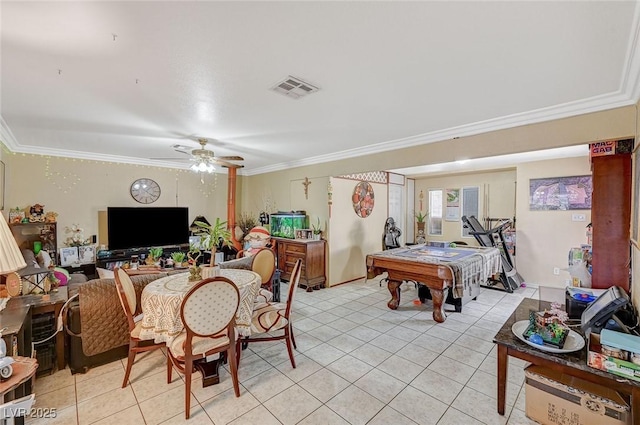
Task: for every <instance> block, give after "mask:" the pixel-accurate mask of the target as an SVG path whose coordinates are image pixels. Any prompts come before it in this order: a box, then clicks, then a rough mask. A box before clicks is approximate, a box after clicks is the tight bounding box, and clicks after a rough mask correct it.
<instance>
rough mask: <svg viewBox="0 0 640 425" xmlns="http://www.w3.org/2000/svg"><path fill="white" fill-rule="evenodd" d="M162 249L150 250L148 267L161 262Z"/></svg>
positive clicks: (147, 261)
mask: <svg viewBox="0 0 640 425" xmlns="http://www.w3.org/2000/svg"><path fill="white" fill-rule="evenodd" d="M162 252H163V251H162V248H151V249H149V256H148V257H147V259H146V260H145V262H146V263H147V264H148V265H152V264H155V263H157V262H158V261H160V257H162Z"/></svg>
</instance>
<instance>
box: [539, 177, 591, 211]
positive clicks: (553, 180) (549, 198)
mask: <svg viewBox="0 0 640 425" xmlns="http://www.w3.org/2000/svg"><path fill="white" fill-rule="evenodd" d="M592 193H593V183H592V181H591V176H572V177H550V178H546V179H531V180H529V209H530V210H534V211H536V210H538V211H549V210H552V211H553V210H559V211H564V210H588V209H591V197H592Z"/></svg>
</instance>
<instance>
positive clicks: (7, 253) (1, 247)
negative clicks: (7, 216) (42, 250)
mask: <svg viewBox="0 0 640 425" xmlns="http://www.w3.org/2000/svg"><path fill="white" fill-rule="evenodd" d="M25 267H27V263H25V261H24V257H23V256H22V252H20V248H18V243H17V242H16V239H15V238H14V237H13V234H12V233H11V230H10V229H9V226H8V225H7V222H6V221H4V219H2V218H0V275H6V274H9V273H13V272H15V271H16V270H20V269H23V268H25ZM19 281H20V280H19V277H18V282H19ZM5 306H6V299H5V300H4V302H2V303H1V304H0V310H2V309H3V308H4V307H5Z"/></svg>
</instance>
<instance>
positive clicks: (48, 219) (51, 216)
mask: <svg viewBox="0 0 640 425" xmlns="http://www.w3.org/2000/svg"><path fill="white" fill-rule="evenodd" d="M57 220H58V213H57V212H54V211H47V213H46V214H45V215H44V222H45V223H55V222H56V221H57Z"/></svg>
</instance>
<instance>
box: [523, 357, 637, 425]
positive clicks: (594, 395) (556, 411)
mask: <svg viewBox="0 0 640 425" xmlns="http://www.w3.org/2000/svg"><path fill="white" fill-rule="evenodd" d="M525 391H526V398H525V399H526V414H527V417H528V418H529V419H532V420H534V421H537V422H540V423H541V424H543V425H592V424H598V425H629V424H631V412H630V408H629V405H628V404H627V403H626V402H625V401H624V399H623V398H622V396H621V395H620V394H619V393H618V392H617V391H613V390H611V389H610V388H606V387H603V386H601V385H597V384H593V383H591V382H587V381H583V380H582V379H578V378H575V377H572V376H569V375H565V374H562V373H559V372H556V371H553V370H550V369H546V368H544V367H541V366H533V365H531V366H529V367H527V368H526V369H525Z"/></svg>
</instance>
